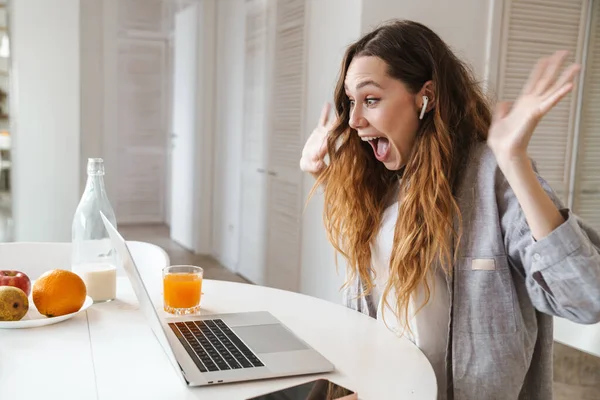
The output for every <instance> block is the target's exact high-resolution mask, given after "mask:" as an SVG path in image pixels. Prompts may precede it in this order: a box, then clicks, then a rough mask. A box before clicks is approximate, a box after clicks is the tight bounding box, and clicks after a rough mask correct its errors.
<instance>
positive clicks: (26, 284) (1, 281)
mask: <svg viewBox="0 0 600 400" xmlns="http://www.w3.org/2000/svg"><path fill="white" fill-rule="evenodd" d="M0 286H14V287H18V288H19V289H21V290H22V291H24V292H25V294H26V295H27V296H29V294H30V293H31V280H30V279H29V277H28V276H27V274H25V273H24V272H21V271H0Z"/></svg>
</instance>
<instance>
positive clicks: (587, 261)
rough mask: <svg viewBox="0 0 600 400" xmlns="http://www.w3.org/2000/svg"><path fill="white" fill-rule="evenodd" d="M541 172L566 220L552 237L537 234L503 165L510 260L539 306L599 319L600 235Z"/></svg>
mask: <svg viewBox="0 0 600 400" xmlns="http://www.w3.org/2000/svg"><path fill="white" fill-rule="evenodd" d="M534 168H535V166H534ZM536 174H537V171H536ZM537 178H538V181H539V182H540V183H541V185H542V186H543V188H544V190H545V191H546V193H547V194H548V195H549V196H550V198H551V199H552V201H553V202H554V204H555V205H556V206H557V208H558V209H559V210H560V212H561V214H562V215H563V217H564V219H565V222H564V223H563V224H561V225H560V226H559V227H557V228H556V229H555V230H554V231H552V232H551V233H550V234H549V235H547V236H546V237H544V238H542V239H540V240H535V238H534V237H533V236H532V234H531V230H530V228H529V226H528V224H527V220H526V219H525V215H524V213H523V210H522V209H521V206H520V204H519V202H518V200H517V198H516V197H515V194H514V192H513V191H512V189H511V187H510V185H509V184H508V181H507V180H506V179H505V178H504V176H503V175H502V173H501V172H500V171H499V170H498V174H497V178H496V188H497V192H496V197H497V202H498V209H499V214H500V219H501V224H502V231H503V235H504V245H505V247H506V250H507V254H508V257H509V261H510V262H511V263H512V264H513V266H515V267H517V268H518V269H519V270H520V271H523V272H524V274H525V281H526V286H527V291H528V293H529V297H530V298H531V301H532V303H533V305H534V307H535V308H536V309H538V310H539V311H541V312H544V313H546V314H550V315H554V316H558V317H563V318H566V319H569V320H571V321H573V322H576V323H582V324H592V323H597V322H599V321H600V237H599V235H598V233H597V232H596V231H594V230H593V229H592V228H591V227H590V226H588V225H586V224H585V223H584V222H583V221H582V220H581V219H580V218H578V217H577V216H576V215H575V214H573V212H572V211H571V210H569V209H567V208H565V207H564V206H563V205H562V204H561V202H560V200H559V199H558V197H557V196H556V194H555V193H554V191H553V190H552V189H551V187H550V185H549V184H548V182H546V181H545V180H544V179H543V178H542V177H541V176H540V175H539V174H537ZM599 206H600V205H599Z"/></svg>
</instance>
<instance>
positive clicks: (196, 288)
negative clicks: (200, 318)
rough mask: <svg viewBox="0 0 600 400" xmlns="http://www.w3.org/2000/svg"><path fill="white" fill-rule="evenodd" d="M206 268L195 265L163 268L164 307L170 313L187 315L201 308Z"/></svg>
mask: <svg viewBox="0 0 600 400" xmlns="http://www.w3.org/2000/svg"><path fill="white" fill-rule="evenodd" d="M203 276H204V270H203V269H202V268H201V267H197V266H194V265H171V266H170V267H166V268H163V292H164V309H165V311H166V312H168V313H170V314H176V315H187V314H194V313H196V312H198V311H199V310H200V297H201V295H202V278H203Z"/></svg>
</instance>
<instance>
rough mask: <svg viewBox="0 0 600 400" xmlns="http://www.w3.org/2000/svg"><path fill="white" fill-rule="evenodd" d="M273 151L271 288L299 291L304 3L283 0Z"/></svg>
mask: <svg viewBox="0 0 600 400" xmlns="http://www.w3.org/2000/svg"><path fill="white" fill-rule="evenodd" d="M275 15H276V17H275V21H276V23H275V46H274V52H275V54H274V59H273V60H274V67H273V91H272V99H271V100H272V102H271V104H272V109H273V113H272V115H271V116H270V141H269V143H270V148H269V150H270V151H269V171H268V173H269V191H268V193H269V211H268V221H269V223H268V229H269V240H268V252H267V263H268V270H267V283H268V284H269V285H270V286H274V287H278V288H281V289H287V290H298V289H299V281H300V274H299V268H300V244H301V243H300V240H301V239H300V238H301V218H300V216H301V211H302V174H301V172H300V170H299V168H298V160H299V157H300V154H301V152H302V146H303V144H304V143H303V141H302V139H303V137H304V135H303V124H302V121H303V117H304V86H305V72H304V71H305V65H306V62H305V42H306V41H305V15H306V1H305V0H278V1H276V13H275Z"/></svg>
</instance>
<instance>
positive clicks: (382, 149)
mask: <svg viewBox="0 0 600 400" xmlns="http://www.w3.org/2000/svg"><path fill="white" fill-rule="evenodd" d="M361 140H362V141H363V142H369V144H370V145H371V147H372V148H373V153H375V158H376V159H377V160H379V161H381V162H383V161H385V160H386V158H387V156H388V155H389V153H390V141H389V140H388V139H387V138H384V137H382V136H372V137H361Z"/></svg>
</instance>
